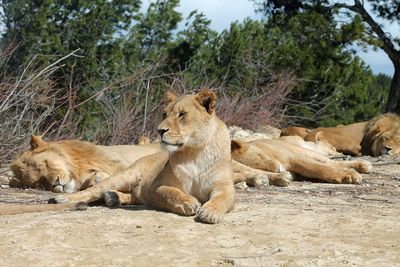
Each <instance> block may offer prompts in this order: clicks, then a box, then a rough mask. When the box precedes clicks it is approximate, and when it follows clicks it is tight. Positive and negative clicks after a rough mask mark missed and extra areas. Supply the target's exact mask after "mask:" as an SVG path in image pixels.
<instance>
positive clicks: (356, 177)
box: [342, 171, 362, 184]
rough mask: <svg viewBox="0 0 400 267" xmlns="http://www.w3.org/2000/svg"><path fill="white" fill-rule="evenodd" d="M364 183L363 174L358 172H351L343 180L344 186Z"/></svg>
mask: <svg viewBox="0 0 400 267" xmlns="http://www.w3.org/2000/svg"><path fill="white" fill-rule="evenodd" d="M361 181H362V177H361V174H359V173H358V172H356V171H353V172H350V173H349V174H347V175H346V176H345V177H343V178H342V183H343V184H359V183H361Z"/></svg>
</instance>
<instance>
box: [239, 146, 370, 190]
mask: <svg viewBox="0 0 400 267" xmlns="http://www.w3.org/2000/svg"><path fill="white" fill-rule="evenodd" d="M231 149H232V158H233V159H234V160H236V161H239V162H241V163H243V164H245V165H247V166H250V167H252V168H256V169H261V170H264V171H271V172H278V171H279V172H282V171H284V170H286V171H289V172H291V173H295V174H299V175H301V176H304V177H308V178H317V179H320V180H323V181H327V182H330V183H354V184H358V183H360V182H361V180H362V177H361V175H360V174H359V173H358V172H356V171H359V172H362V173H369V172H370V171H371V168H372V165H371V163H370V162H367V161H363V160H356V161H334V160H331V159H329V158H328V157H326V156H324V155H321V154H320V153H317V152H314V151H312V150H309V149H306V148H304V147H301V146H298V145H294V144H291V143H289V142H286V141H284V140H279V139H273V140H266V139H260V140H255V141H250V142H243V141H241V140H240V139H238V140H233V141H232V144H231ZM355 170H356V171H355Z"/></svg>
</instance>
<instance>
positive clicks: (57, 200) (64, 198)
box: [48, 194, 70, 204]
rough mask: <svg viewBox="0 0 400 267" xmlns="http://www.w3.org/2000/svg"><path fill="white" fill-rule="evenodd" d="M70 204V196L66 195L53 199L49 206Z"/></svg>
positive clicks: (50, 200)
mask: <svg viewBox="0 0 400 267" xmlns="http://www.w3.org/2000/svg"><path fill="white" fill-rule="evenodd" d="M69 202H70V201H69V198H68V196H67V195H66V194H65V195H58V196H55V197H52V198H50V199H49V201H48V203H49V204H66V203H69Z"/></svg>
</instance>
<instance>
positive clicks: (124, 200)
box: [104, 190, 136, 207]
mask: <svg viewBox="0 0 400 267" xmlns="http://www.w3.org/2000/svg"><path fill="white" fill-rule="evenodd" d="M135 199H136V198H135V195H134V193H123V192H120V191H117V190H110V191H107V192H105V193H104V201H105V202H106V205H107V206H108V207H119V206H121V205H133V204H135Z"/></svg>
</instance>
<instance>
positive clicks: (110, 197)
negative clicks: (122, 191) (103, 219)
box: [104, 191, 121, 208]
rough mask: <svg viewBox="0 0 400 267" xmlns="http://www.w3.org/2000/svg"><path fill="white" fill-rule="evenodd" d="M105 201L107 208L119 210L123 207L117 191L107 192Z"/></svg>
mask: <svg viewBox="0 0 400 267" xmlns="http://www.w3.org/2000/svg"><path fill="white" fill-rule="evenodd" d="M104 201H105V202H106V205H107V207H110V208H111V207H112V208H117V207H119V206H121V201H120V199H119V196H118V194H117V192H115V191H107V192H105V193H104Z"/></svg>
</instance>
